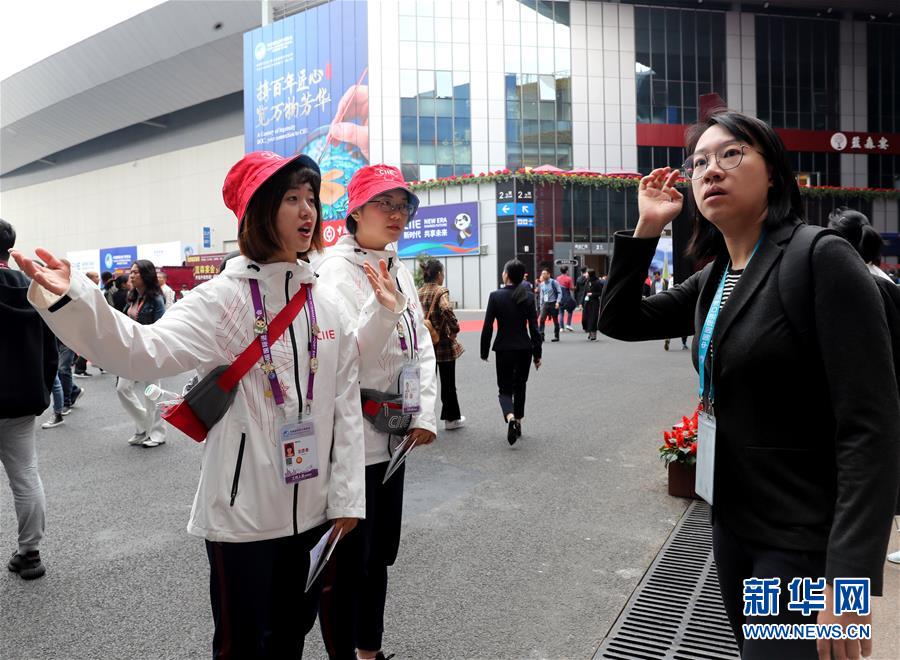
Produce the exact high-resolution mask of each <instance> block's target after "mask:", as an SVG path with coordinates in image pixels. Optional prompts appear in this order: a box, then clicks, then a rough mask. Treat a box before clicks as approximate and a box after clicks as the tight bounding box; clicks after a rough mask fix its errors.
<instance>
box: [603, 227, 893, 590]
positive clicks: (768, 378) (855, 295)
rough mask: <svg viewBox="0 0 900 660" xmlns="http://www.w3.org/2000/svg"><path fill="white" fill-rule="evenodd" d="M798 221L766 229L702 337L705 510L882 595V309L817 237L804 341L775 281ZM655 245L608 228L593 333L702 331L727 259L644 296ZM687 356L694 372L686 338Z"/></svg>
mask: <svg viewBox="0 0 900 660" xmlns="http://www.w3.org/2000/svg"><path fill="white" fill-rule="evenodd" d="M795 224H796V222H795V223H788V224H786V225H783V226H782V227H780V228H779V229H777V230H774V231H770V232H769V233H768V234H767V235H766V238H765V239H764V240H763V241H762V243H761V244H760V247H759V249H758V251H757V253H756V255H755V256H754V257H753V258H752V259H751V261H750V263H749V264H748V265H747V267H746V269H745V270H744V273H743V275H742V276H741V278H740V280H738V283H737V285H736V286H735V288H734V290H733V292H732V293H731V296H730V297H729V299H728V301H727V303H726V304H725V306H724V307H723V308H722V311H721V314H720V315H719V319H718V323H717V324H716V328H715V331H714V333H713V339H712V347H713V351H711V352H714V355H715V357H714V359H713V360H712V361H711V362H712V369H711V370H712V373H713V378H714V381H715V389H716V401H715V413H716V426H717V436H716V473H715V486H714V487H715V507H714V511H713V515H714V516H715V517H716V518H717V519H718V520H719V521H721V522H722V523H724V524H725V525H727V526H728V528H729V529H730V530H731V531H732V532H734V533H735V534H737V535H739V536H741V537H743V538H746V539H748V540H752V541H754V542H757V543H764V544H766V545H769V546H771V547H776V548H786V549H791V550H797V551H807V552H809V551H824V552H826V575H825V577H826V578H828V580H829V581H831V579H833V578H835V577H869V578H870V579H871V581H872V582H871V583H872V593H873V594H880V593H881V589H882V570H883V564H884V557H885V553H886V551H887V543H888V538H889V535H890V528H891V518H892V515H893V512H894V503H895V499H894V498H895V496H896V493H897V488H898V478H900V441H898V440H900V399H898V393H897V383H896V380H895V376H894V369H893V364H892V361H891V346H890V336H889V334H888V328H887V323H886V321H885V314H884V307H883V305H882V302H881V299H880V296H879V293H878V289H877V287H876V286H875V283H874V282H873V281H872V276H871V275H870V274H869V273H868V271H867V270H866V268H865V265H864V264H863V263H862V260H861V259H860V258H859V255H858V254H857V253H856V251H855V250H854V249H853V248H852V247H851V246H850V244H849V243H847V242H846V241H845V240H843V239H842V238H838V237H836V236H826V237H823V238H822V239H821V240H819V241H818V243H816V248H815V250H814V253H813V258H812V269H813V273H812V275H813V278H812V280H813V285H814V291H813V292H812V295H813V296H814V305H813V308H814V310H815V312H814V313H815V331H816V334H817V343H818V345H815V344H812V345H810V344H809V343H807V344H804V343H803V342H801V341H800V340H799V339H798V338H797V337H796V336H795V334H794V332H793V330H792V328H791V326H790V324H789V322H788V319H787V317H786V316H785V313H784V308H783V307H782V304H781V297H780V294H779V287H778V271H779V265H780V260H781V257H782V253H783V251H784V247H785V245H786V244H787V243H788V242H789V241H790V239H791V237H792V235H793V230H794V227H795ZM656 243H657V241H656V239H636V238H632V237H630V236H624V235H622V234H621V233H620V234H617V235H616V239H615V257H614V259H613V262H612V266H611V269H610V275H609V283H608V284H607V286H606V291H605V295H604V298H603V309H602V312H601V314H600V325H599V327H600V330H601V331H602V332H603V333H604V334H607V335H609V336H611V337H615V338H618V339H625V340H630V341H635V340H645V339H664V338H668V337H678V336H683V335H690V334H694V332H695V331H699V329H700V328H701V327H702V325H703V322H704V320H705V319H706V314H707V312H708V310H709V307H710V305H711V302H712V298H713V296H714V294H715V291H716V288H717V287H718V284H719V280H720V278H721V275H722V272H723V270H724V269H725V267H726V266H727V261H728V255H727V254H725V255H722V256H720V257H719V258H718V259H716V260H715V261H714V262H713V263H711V264H709V265H707V267H706V268H704V269H703V270H702V271H701V272H699V273H695V274H694V275H692V276H691V277H690V278H688V279H687V280H686V281H685V282H683V283H682V284H681V285H679V286H675V287H672V288H670V289H669V290H668V291H665V292H663V293H660V294H657V295H655V296H651V297H649V298H646V299H643V300H642V299H641V288H642V286H643V281H644V278H645V277H646V272H647V269H648V267H649V265H650V260H651V259H652V257H653V254H654V252H655V249H656ZM693 356H694V366H695V368H696V366H697V341H696V338H695V340H694V342H693ZM707 363H708V364H707V373H709V371H710V368H709V367H710V364H709V363H710V360H707ZM707 382H709V379H708V378H707ZM698 384H699V381H698Z"/></svg>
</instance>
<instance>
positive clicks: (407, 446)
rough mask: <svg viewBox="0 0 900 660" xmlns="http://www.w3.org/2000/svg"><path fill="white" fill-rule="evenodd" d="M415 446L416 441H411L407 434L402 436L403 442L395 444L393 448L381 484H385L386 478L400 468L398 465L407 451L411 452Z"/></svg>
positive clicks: (407, 453)
mask: <svg viewBox="0 0 900 660" xmlns="http://www.w3.org/2000/svg"><path fill="white" fill-rule="evenodd" d="M415 446H416V443H415V442H413V441H412V439H410V437H409V436H406V437H405V438H403V442H401V443H400V444H399V445H397V448H396V449H395V450H394V455H393V456H391V462H390V463H388V466H387V470H386V471H385V473H384V479H382V480H381V483H382V484H386V483H387V481H388V479H390V478H391V476H393V474H394V472H396V471H397V470H398V469H400V466H401V465H403V463H404V461H406V458H407V456H409V452H411V451H412V450H413V448H414V447H415Z"/></svg>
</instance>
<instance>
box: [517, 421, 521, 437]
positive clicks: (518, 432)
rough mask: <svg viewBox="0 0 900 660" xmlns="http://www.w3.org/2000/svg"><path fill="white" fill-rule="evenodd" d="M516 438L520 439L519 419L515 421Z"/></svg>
mask: <svg viewBox="0 0 900 660" xmlns="http://www.w3.org/2000/svg"><path fill="white" fill-rule="evenodd" d="M516 437H517V438H521V437H522V420H521V419H517V420H516Z"/></svg>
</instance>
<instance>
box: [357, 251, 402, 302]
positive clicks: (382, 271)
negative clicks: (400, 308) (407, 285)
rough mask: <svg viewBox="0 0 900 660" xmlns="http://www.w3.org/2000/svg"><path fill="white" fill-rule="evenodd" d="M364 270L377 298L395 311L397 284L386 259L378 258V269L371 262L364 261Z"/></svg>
mask: <svg viewBox="0 0 900 660" xmlns="http://www.w3.org/2000/svg"><path fill="white" fill-rule="evenodd" d="M363 270H364V271H365V272H366V277H367V278H368V279H369V284H371V285H372V291H374V292H375V298H377V299H378V302H380V303H381V304H382V305H384V306H385V307H387V308H388V309H389V310H391V311H392V312H393V311H394V310H395V309H396V308H397V284H396V283H395V282H394V280H393V278H392V277H391V274H390V272H389V271H388V267H387V264H386V263H385V261H384V259H379V260H378V270H375V268H373V267H372V264H370V263H364V264H363Z"/></svg>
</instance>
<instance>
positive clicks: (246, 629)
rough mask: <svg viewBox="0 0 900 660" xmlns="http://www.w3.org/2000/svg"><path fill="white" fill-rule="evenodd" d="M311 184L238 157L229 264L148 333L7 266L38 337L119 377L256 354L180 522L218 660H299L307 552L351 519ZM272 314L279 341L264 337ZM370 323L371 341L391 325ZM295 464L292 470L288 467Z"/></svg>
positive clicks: (314, 598)
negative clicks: (48, 331) (18, 278)
mask: <svg viewBox="0 0 900 660" xmlns="http://www.w3.org/2000/svg"><path fill="white" fill-rule="evenodd" d="M320 184H321V175H320V173H319V169H318V166H317V165H316V164H315V162H314V161H313V160H312V159H310V158H309V157H307V156H304V155H300V156H295V157H293V158H283V157H281V156H278V155H276V154H274V153H271V152H251V153H249V154H247V155H245V156H244V157H243V158H241V160H239V161H238V162H237V163H236V164H235V165H234V166H233V167H232V168H231V170H229V172H228V174H227V176H226V178H225V185H224V187H223V189H222V195H223V198H224V201H225V205H226V206H227V207H228V208H229V209H230V210H231V211H233V212H234V214H235V216H236V218H237V221H238V229H237V238H238V245H239V247H240V249H241V256H239V257H235V258H234V259H232V260H231V261H229V262H228V265H227V267H226V269H225V272H223V273H222V274H220V275H218V276H217V277H214V278H213V279H211V280H209V281H208V282H204V283H203V284H201V285H200V286H198V287H197V288H196V289H194V291H193V293H192V294H191V295H190V296H188V297H187V298H185V299H184V300H182V301H180V302H179V303H178V304H177V305H175V306H174V307H173V308H172V310H171V311H170V312H168V313H166V314H165V316H163V317H162V318H161V319H159V321H157V322H156V323H153V324H151V325H142V324H140V323H137V322H135V321H134V320H133V319H131V318H129V317H127V316H125V315H123V314H120V313H118V312H115V311H114V310H112V309H111V308H110V306H109V305H107V304H106V302H105V301H104V299H103V297H102V295H101V294H100V292H99V291H96V290H92V288H91V287H90V285H89V283H88V282H87V280H86V279H85V278H84V277H83V276H82V275H81V274H80V273H77V272H76V273H73V272H71V271H70V268H69V266H68V264H67V263H66V262H63V261H61V260H59V259H57V258H56V257H54V256H53V255H52V254H49V253H48V252H46V251H45V250H38V254H39V255H40V256H41V258H42V259H43V260H44V261H46V262H47V267H46V268H42V267H40V266H38V265H37V264H35V263H34V262H32V261H31V260H28V259H25V258H24V257H23V256H22V255H20V254H16V255H15V257H16V259H17V260H18V263H19V265H20V267H22V268H23V270H25V271H26V272H29V271H30V272H31V273H33V277H34V278H35V283H34V284H32V287H31V290H30V292H29V296H30V301H31V302H32V304H33V305H35V306H36V307H37V308H38V309H39V310H40V311H41V314H42V315H43V317H44V318H45V319H47V320H48V323H49V324H50V325H51V327H52V328H53V329H54V330H55V331H56V332H57V333H58V334H59V335H60V336H61V337H62V338H63V339H64V340H65V341H66V342H67V343H68V344H69V345H71V346H72V347H73V348H75V349H76V350H77V351H79V352H81V353H84V354H85V355H86V356H87V357H88V358H90V359H91V360H97V361H98V362H102V363H103V364H106V365H108V366H109V368H110V370H111V371H114V372H116V373H119V374H122V375H123V376H125V377H127V378H130V379H132V380H136V381H142V382H147V381H155V380H157V379H158V378H160V377H171V376H175V375H177V374H181V373H184V372H187V371H190V370H192V369H196V370H198V372H199V373H200V374H201V375H203V376H208V375H209V374H211V373H213V370H214V369H217V368H218V367H219V366H224V365H228V364H231V363H232V362H233V361H234V360H235V357H236V356H239V355H243V354H244V351H245V349H247V348H248V347H250V348H251V349H254V348H255V350H256V351H257V352H256V353H255V355H256V356H257V357H254V353H253V352H252V351H251V352H250V353H248V354H247V355H248V356H249V357H250V361H249V363H248V364H247V365H246V367H247V370H246V371H244V372H243V375H242V376H241V375H240V374H238V378H239V380H238V381H237V384H236V387H235V389H234V390H232V391H233V392H234V397H235V398H234V401H233V403H232V404H231V405H230V406H229V407H228V408H227V410H226V412H225V414H224V417H223V418H222V419H221V420H220V421H219V422H218V423H216V424H215V425H214V426H213V427H212V428H211V429H209V432H208V435H207V441H206V444H205V446H204V450H203V453H202V464H201V469H200V471H199V479H200V481H199V484H198V487H197V491H196V495H195V498H194V505H193V508H192V510H191V516H190V522H189V523H188V532H189V533H190V534H192V535H194V536H199V537H201V538H203V539H204V540H205V545H206V556H207V559H208V561H209V586H210V590H209V594H210V605H211V609H212V620H213V624H214V627H215V629H214V633H213V635H212V656H213V658H217V659H224V658H254V659H262V658H265V659H266V660H281V659H282V658H298V657H301V656H302V653H303V646H304V638H305V636H306V634H307V632H308V631H309V630H310V629H311V628H312V626H313V624H314V623H315V617H316V607H317V603H318V600H319V591H320V587H321V582H322V581H321V579H318V580H316V581H315V582H314V583H313V585H312V586H311V587H310V589H309V590H308V591H306V590H304V588H303V587H304V583H305V582H306V579H307V575H308V571H309V552H310V550H311V549H312V548H313V547H314V546H315V545H316V544H317V542H318V541H319V539H321V538H322V537H323V536H324V535H325V534H326V532H328V530H329V529H330V528H331V527H332V526H333V527H334V530H333V532H332V536H331V538H332V540H334V539H335V538H338V547H340V544H342V543H344V540H345V539H346V537H347V534H348V533H349V532H350V531H351V530H352V529H353V527H354V526H355V525H356V524H357V521H358V520H359V519H360V518H362V517H363V516H364V515H365V499H364V497H365V494H364V493H365V485H364V446H363V434H362V411H361V410H360V405H359V385H358V382H359V374H358V365H359V354H358V349H357V343H356V337H355V334H354V330H353V328H354V323H353V322H352V321H351V319H350V317H349V315H348V314H347V313H346V310H345V309H344V305H343V304H342V303H341V301H340V296H339V295H338V294H337V292H336V291H335V290H334V288H333V287H331V286H330V285H329V283H328V282H327V281H326V279H325V278H322V277H319V278H317V277H316V274H315V272H314V271H313V269H312V268H311V267H310V265H309V264H308V263H307V262H306V261H305V259H306V254H307V252H308V251H309V249H310V246H315V247H319V246H321V244H322V219H321V202H320V199H319V186H320ZM375 286H376V287H377V288H378V289H379V290H381V288H382V287H383V286H384V285H383V283H382V282H381V280H380V279H379V280H378V281H377V282H376V284H375ZM145 294H146V287H145ZM380 299H381V297H380V296H379V300H380ZM147 304H150V303H149V302H146V303H145V306H146V305H147ZM285 308H287V309H285ZM51 310H52V311H51ZM283 312H284V313H283ZM279 314H281V317H280V319H279V322H280V321H281V320H282V319H285V318H287V319H288V321H287V328H286V330H285V331H284V332H283V334H282V335H281V337H280V338H275V337H271V336H270V335H269V333H270V332H271V330H270V326H269V323H271V322H273V320H274V319H275V318H278V315H279ZM383 326H384V327H383V332H384V333H385V334H387V333H390V332H391V331H392V330H393V328H394V324H393V323H392V322H387V323H384V324H383ZM263 335H265V337H266V338H267V339H266V340H264V339H263V338H262V337H263ZM215 373H218V372H215ZM276 451H277V458H276V453H275V452H276ZM301 455H303V456H305V457H306V459H305V460H304V462H303V463H304V465H306V466H308V468H307V469H306V470H301V469H299V468H298V462H297V461H296V460H295V458H296V457H298V456H301ZM288 458H290V459H291V461H290V463H288V462H287V459H288ZM281 465H284V466H285V467H283V468H282V467H279V466H281ZM276 468H277V469H276ZM338 535H339V536H338ZM134 570H135V571H141V570H144V569H143V568H142V567H141V566H136V567H135V568H134ZM185 584H186V588H188V589H193V588H194V587H193V586H192V585H188V583H187V582H186V583H185ZM176 600H177V598H176ZM181 600H184V599H183V598H182V599H181Z"/></svg>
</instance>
